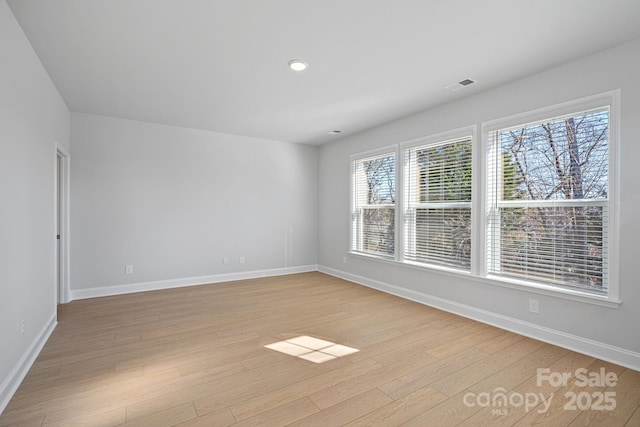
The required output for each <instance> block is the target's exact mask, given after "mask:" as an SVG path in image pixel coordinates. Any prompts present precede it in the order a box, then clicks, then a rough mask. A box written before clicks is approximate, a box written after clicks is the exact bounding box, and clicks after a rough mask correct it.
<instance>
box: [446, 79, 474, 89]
mask: <svg viewBox="0 0 640 427" xmlns="http://www.w3.org/2000/svg"><path fill="white" fill-rule="evenodd" d="M474 83H475V80H471V79H464V80H460V81H459V82H456V83H451V84H450V85H447V86H445V87H444V88H445V89H447V90H450V91H456V90H460V89H462V88H463V87H466V86H470V85H472V84H474Z"/></svg>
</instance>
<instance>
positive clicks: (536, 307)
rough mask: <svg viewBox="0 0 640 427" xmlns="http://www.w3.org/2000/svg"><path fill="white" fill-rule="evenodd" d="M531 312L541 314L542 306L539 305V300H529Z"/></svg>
mask: <svg viewBox="0 0 640 427" xmlns="http://www.w3.org/2000/svg"><path fill="white" fill-rule="evenodd" d="M529 311H530V312H531V313H535V314H538V313H540V306H539V304H538V300H535V299H530V300H529Z"/></svg>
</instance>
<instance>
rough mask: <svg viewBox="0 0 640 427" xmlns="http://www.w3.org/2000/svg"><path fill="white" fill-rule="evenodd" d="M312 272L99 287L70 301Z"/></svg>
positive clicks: (303, 268) (77, 291) (314, 267)
mask: <svg viewBox="0 0 640 427" xmlns="http://www.w3.org/2000/svg"><path fill="white" fill-rule="evenodd" d="M312 271H318V266H317V265H315V264H313V265H302V266H298V267H285V268H272V269H268V270H256V271H245V272H238V273H225V274H214V275H211V276H199V277H185V278H181V279H168V280H156V281H153V282H140V283H129V284H126V285H112V286H101V287H99V288H87V289H75V290H72V291H71V299H72V300H78V299H87V298H97V297H106V296H112V295H124V294H132V293H135V292H146V291H157V290H160V289H173V288H182V287H186V286H198V285H208V284H212V283H221V282H231V281H236V280H247V279H256V278H260V277H273V276H284V275H287V274H297V273H308V272H312Z"/></svg>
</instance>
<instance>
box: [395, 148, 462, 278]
mask: <svg viewBox="0 0 640 427" xmlns="http://www.w3.org/2000/svg"><path fill="white" fill-rule="evenodd" d="M404 172H405V181H404V188H405V203H406V209H405V218H404V220H405V225H406V227H405V251H404V258H405V259H406V260H410V261H415V262H422V263H427V264H434V265H439V266H445V267H453V268H458V269H463V270H467V271H468V270H470V268H471V187H472V183H471V137H465V138H462V139H457V140H451V141H446V142H438V143H435V144H426V145H421V146H418V147H413V148H409V149H407V150H405V171H404Z"/></svg>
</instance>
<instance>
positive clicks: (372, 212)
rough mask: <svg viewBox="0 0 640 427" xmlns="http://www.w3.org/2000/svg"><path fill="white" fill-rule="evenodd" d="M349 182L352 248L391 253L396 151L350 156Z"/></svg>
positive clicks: (393, 230)
mask: <svg viewBox="0 0 640 427" xmlns="http://www.w3.org/2000/svg"><path fill="white" fill-rule="evenodd" d="M352 185H353V189H352V232H351V249H352V250H354V251H357V252H363V253H367V254H372V255H380V256H384V257H394V256H395V217H396V215H395V209H396V208H395V203H396V156H395V152H387V153H384V154H381V155H376V156H372V157H367V158H362V159H355V160H353V161H352Z"/></svg>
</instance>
